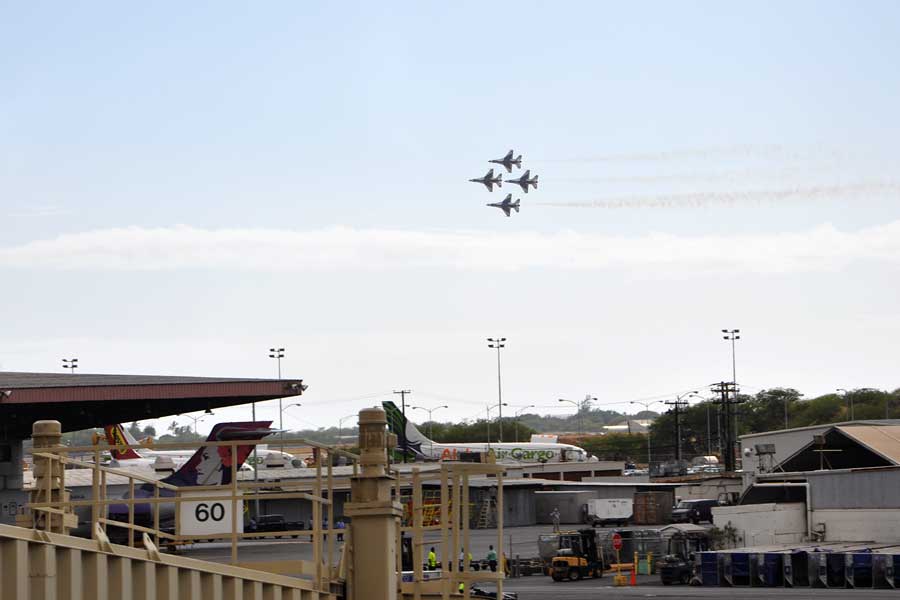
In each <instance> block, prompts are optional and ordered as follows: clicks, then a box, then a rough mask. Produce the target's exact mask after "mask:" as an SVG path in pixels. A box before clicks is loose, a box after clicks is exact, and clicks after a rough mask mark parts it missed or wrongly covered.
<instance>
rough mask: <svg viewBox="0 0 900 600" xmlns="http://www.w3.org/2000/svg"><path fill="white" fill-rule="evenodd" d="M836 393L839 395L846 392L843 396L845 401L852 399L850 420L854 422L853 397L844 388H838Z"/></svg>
mask: <svg viewBox="0 0 900 600" xmlns="http://www.w3.org/2000/svg"><path fill="white" fill-rule="evenodd" d="M835 391H836V392H837V393H839V394H840V393H841V392H844V394H843V396H844V399H848V398H849V399H850V420H851V421H852V420H853V395H852V394H850V393H848V392H847V390H845V389H844V388H838V389H836V390H835Z"/></svg>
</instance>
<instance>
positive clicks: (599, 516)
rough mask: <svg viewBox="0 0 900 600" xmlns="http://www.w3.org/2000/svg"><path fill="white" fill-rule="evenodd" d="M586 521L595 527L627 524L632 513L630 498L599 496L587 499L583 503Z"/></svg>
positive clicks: (632, 504)
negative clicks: (598, 497)
mask: <svg viewBox="0 0 900 600" xmlns="http://www.w3.org/2000/svg"><path fill="white" fill-rule="evenodd" d="M585 506H586V508H585V515H586V521H587V522H588V523H590V524H591V525H593V526H594V527H596V526H597V525H600V526H601V527H602V526H604V525H620V526H624V525H627V524H628V522H629V521H630V520H631V517H632V515H633V514H634V501H633V500H632V499H631V498H601V499H593V500H589V501H588V502H587V504H586V505H585Z"/></svg>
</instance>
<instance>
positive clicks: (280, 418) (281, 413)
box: [278, 398, 303, 453]
mask: <svg viewBox="0 0 900 600" xmlns="http://www.w3.org/2000/svg"><path fill="white" fill-rule="evenodd" d="M278 405H279V409H278V422H279V423H284V411H286V410H287V409H289V408H290V407H292V406H303V405H302V404H301V403H299V402H292V403H290V404H288V405H287V406H285V407H284V408H281V399H280V398H279V399H278ZM278 428H279V429H281V433H280V434H279V437H280V438H281V452H282V453H283V452H284V426H282V425H279V427H278Z"/></svg>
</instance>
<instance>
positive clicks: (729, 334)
mask: <svg viewBox="0 0 900 600" xmlns="http://www.w3.org/2000/svg"><path fill="white" fill-rule="evenodd" d="M740 332H741V330H740V329H723V330H722V333H724V334H725V335H723V336H722V339H723V340H728V341H730V342H731V383H733V384H734V387H733V390H732V394H733V396H732V400H733V401H734V438H735V439H737V436H738V405H737V366H736V364H737V363H736V362H735V349H734V342H735V340H739V339H741V336H739V335H738V334H739V333H740ZM726 430H727V428H726Z"/></svg>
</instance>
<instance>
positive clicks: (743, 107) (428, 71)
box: [0, 0, 900, 430]
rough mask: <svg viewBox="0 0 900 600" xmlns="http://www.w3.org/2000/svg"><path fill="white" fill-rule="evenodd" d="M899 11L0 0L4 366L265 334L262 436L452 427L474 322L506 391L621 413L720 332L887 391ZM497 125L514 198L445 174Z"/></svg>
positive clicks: (493, 144) (203, 350) (483, 162)
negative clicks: (406, 394) (517, 167)
mask: <svg viewBox="0 0 900 600" xmlns="http://www.w3.org/2000/svg"><path fill="white" fill-rule="evenodd" d="M898 29H900V5H898V4H897V3H896V2H890V1H884V2H877V1H869V2H864V3H847V2H828V1H815V2H813V1H808V2H804V1H796V2H790V3H785V2H774V1H772V2H757V3H753V4H738V3H721V2H712V1H710V2H680V3H668V2H633V3H627V4H622V3H613V2H561V3H546V2H528V1H522V2H516V3H481V2H455V3H439V2H395V3H388V4H385V3H367V2H343V3H324V2H321V3H314V2H309V3H295V2H287V1H285V2H278V1H273V2H268V3H265V4H264V5H260V4H253V5H250V4H246V3H237V2H195V3H190V4H184V3H174V2H158V3H152V4H145V5H134V4H127V5H126V4H122V3H113V2H93V3H89V4H82V5H76V4H60V3H53V2H40V1H36V2H29V3H12V2H4V1H3V0H0V224H2V225H3V227H2V231H3V235H2V236H0V315H2V317H3V318H2V327H0V369H2V370H8V371H51V372H53V371H62V368H61V359H62V358H65V357H69V358H71V357H78V359H79V363H80V365H81V370H83V371H84V372H90V373H143V374H183V375H208V376H228V377H273V376H275V373H276V368H275V364H274V361H273V360H272V359H270V358H269V357H268V349H269V348H270V347H272V346H276V347H284V348H285V354H286V356H285V358H284V360H283V364H282V372H283V373H284V376H285V377H292V378H302V379H304V381H305V382H306V383H307V384H308V385H309V386H310V387H309V390H308V391H307V393H306V394H305V395H304V397H303V398H302V399H301V402H302V404H303V406H301V407H291V408H290V409H287V410H286V411H285V412H284V424H285V426H286V427H292V428H306V427H325V426H333V425H336V424H337V422H338V419H339V418H341V417H345V416H348V415H352V414H353V413H355V412H356V411H358V410H359V409H360V408H363V407H366V406H371V405H373V404H376V403H378V402H379V401H381V400H385V399H390V398H394V397H395V396H394V395H393V394H392V392H393V391H394V390H399V389H410V390H412V395H411V396H410V398H411V400H410V402H411V403H412V404H413V405H416V406H422V407H429V408H430V407H435V406H441V405H447V406H448V407H449V408H447V409H441V410H440V411H439V412H437V413H435V417H436V418H441V419H463V418H469V419H471V418H478V417H479V416H483V415H484V414H485V410H486V407H487V405H489V404H491V403H496V402H497V401H498V400H497V392H498V390H497V363H496V355H495V354H494V353H493V351H492V350H491V349H489V348H488V347H487V341H486V338H487V337H497V336H504V337H506V338H507V344H506V347H505V348H504V349H503V354H502V356H501V359H502V364H501V372H502V386H503V388H502V393H503V397H502V398H503V401H504V402H507V403H508V404H509V406H508V407H506V409H505V411H504V412H505V413H506V414H509V413H510V412H512V411H515V410H518V409H520V408H522V407H525V406H529V405H535V407H536V408H534V409H527V410H529V412H531V411H538V412H543V413H546V414H564V413H566V412H567V411H571V410H572V407H571V406H570V405H567V404H565V403H560V402H558V399H559V398H567V399H576V400H577V399H581V398H584V397H585V396H586V395H590V396H593V397H596V398H597V401H596V405H597V406H599V407H603V408H609V409H616V410H622V411H635V410H637V409H639V408H641V407H640V406H638V405H635V404H631V402H632V401H641V402H650V401H655V400H666V399H673V398H674V395H675V394H679V393H683V392H686V391H689V390H695V389H696V390H701V391H702V390H703V389H704V386H708V385H709V384H711V383H713V382H716V381H721V380H730V379H731V375H732V355H731V346H730V344H729V342H727V341H725V340H723V339H722V335H721V333H720V330H721V329H723V328H728V329H732V328H738V329H740V330H741V339H740V340H739V341H738V342H737V344H736V357H735V359H736V360H735V366H736V374H737V380H738V382H739V383H740V384H741V385H742V389H743V390H744V391H746V392H749V393H754V392H756V391H759V390H761V389H767V388H772V387H780V386H788V387H795V388H797V389H799V390H801V391H802V392H804V393H805V394H806V395H807V396H808V397H812V396H816V395H819V394H824V393H829V392H832V391H834V390H835V389H836V388H846V389H852V388H855V387H876V388H882V389H895V388H897V387H900V379H898V377H897V374H896V364H897V359H896V356H897V351H898V348H900V341H898V340H900V315H898V310H897V307H898V305H900V302H898V301H900V206H898V204H900V170H898V167H900V151H898V150H897V146H896V143H895V141H896V139H897V138H898V134H900V114H898V110H897V107H898V106H900V71H898V69H897V64H898V59H900V35H898V33H900V31H898ZM510 148H513V149H515V151H516V153H517V154H518V153H521V154H522V155H523V157H524V158H523V163H524V164H523V167H524V168H525V169H530V170H531V172H532V173H533V174H538V176H539V186H538V189H536V190H531V191H530V192H528V193H527V194H525V193H522V192H521V190H520V189H519V188H518V187H516V186H514V185H513V184H505V185H503V187H502V188H501V189H499V190H498V189H495V190H494V191H493V192H488V191H487V190H486V189H485V188H484V187H483V186H480V185H479V184H475V183H470V182H469V181H468V179H470V178H474V177H479V176H481V175H483V174H484V173H485V172H486V171H487V169H488V168H489V167H491V166H494V167H497V165H490V164H489V163H488V162H487V161H488V160H489V159H492V158H500V157H502V156H503V155H504V154H505V153H506V152H507V151H508V150H509V149H510ZM498 168H499V167H498ZM519 172H520V171H517V173H516V175H517V174H518V173H519ZM510 192H511V193H513V199H516V198H520V199H521V212H520V213H518V214H516V213H514V214H513V215H512V217H510V218H506V217H504V216H503V214H502V213H501V212H500V211H498V210H497V209H494V208H489V207H486V206H485V204H486V203H488V202H498V201H500V200H502V199H503V198H504V197H505V195H506V194H507V193H510ZM655 407H656V408H657V409H659V408H660V407H661V405H655ZM258 412H259V414H260V415H261V416H262V417H265V418H272V419H275V420H276V421H277V419H278V409H277V407H276V403H266V404H261V405H259V406H258ZM414 414H415V413H414ZM419 414H421V415H422V416H423V417H424V414H425V413H424V412H421V411H420V413H419ZM248 416H249V411H248V409H247V408H246V407H240V408H232V409H225V410H221V411H217V415H216V419H237V418H241V419H243V418H247V417H248ZM170 421H171V419H164V420H163V421H162V422H161V423H168V422H170ZM179 422H181V423H182V424H187V423H190V420H189V419H187V418H184V417H182V418H181V419H180V421H179ZM212 422H213V419H207V420H205V421H203V422H201V423H200V429H201V430H202V429H204V426H205V428H206V429H209V427H211V426H212ZM159 424H160V423H157V425H159Z"/></svg>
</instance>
